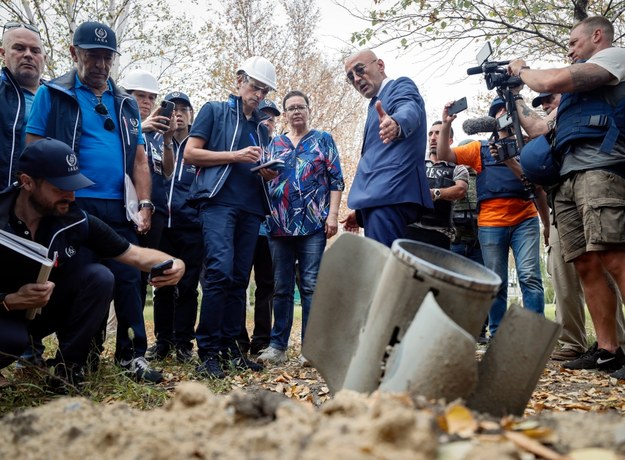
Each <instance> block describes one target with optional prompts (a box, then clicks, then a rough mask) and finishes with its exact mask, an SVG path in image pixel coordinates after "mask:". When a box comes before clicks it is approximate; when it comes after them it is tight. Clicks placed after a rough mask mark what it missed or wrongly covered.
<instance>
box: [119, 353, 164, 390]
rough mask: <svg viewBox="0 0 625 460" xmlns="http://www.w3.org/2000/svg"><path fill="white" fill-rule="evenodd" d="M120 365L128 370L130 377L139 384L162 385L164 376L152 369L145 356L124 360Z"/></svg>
mask: <svg viewBox="0 0 625 460" xmlns="http://www.w3.org/2000/svg"><path fill="white" fill-rule="evenodd" d="M119 365H120V366H121V367H123V368H124V369H126V372H127V373H128V374H129V377H131V378H133V379H134V380H136V381H137V382H141V381H144V382H150V383H160V382H162V381H163V374H161V373H160V372H158V371H156V370H154V369H152V368H151V367H150V365H149V364H148V362H147V361H146V360H145V358H144V357H143V356H139V357H138V358H133V359H131V360H129V361H125V360H122V361H120V362H119Z"/></svg>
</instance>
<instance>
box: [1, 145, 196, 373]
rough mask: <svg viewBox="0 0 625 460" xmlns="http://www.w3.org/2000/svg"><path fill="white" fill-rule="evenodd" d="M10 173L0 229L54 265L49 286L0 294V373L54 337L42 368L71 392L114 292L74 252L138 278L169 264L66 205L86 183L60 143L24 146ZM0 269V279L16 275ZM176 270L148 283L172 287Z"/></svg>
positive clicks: (103, 273) (102, 274)
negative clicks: (84, 251)
mask: <svg viewBox="0 0 625 460" xmlns="http://www.w3.org/2000/svg"><path fill="white" fill-rule="evenodd" d="M18 171H19V172H18V175H17V177H18V181H19V182H18V183H15V184H13V186H11V187H9V188H7V189H6V190H4V191H3V192H2V193H0V229H3V230H5V231H8V232H10V233H13V234H16V235H18V236H20V237H22V238H26V239H28V240H33V241H35V242H37V243H39V244H41V245H43V246H45V247H47V248H48V257H49V258H50V259H53V260H56V262H55V265H54V268H53V269H52V272H51V275H50V279H49V281H47V282H45V283H26V284H24V285H22V286H21V287H20V288H19V289H18V290H17V291H15V292H0V369H2V368H4V367H6V366H7V365H9V364H10V363H12V362H13V361H15V360H16V359H17V356H19V355H20V354H21V353H22V352H24V350H25V349H26V348H27V346H28V343H29V341H30V340H31V338H32V340H40V339H43V337H45V336H47V335H50V334H52V333H56V335H57V337H58V340H59V349H58V351H57V353H56V356H55V357H54V358H53V359H52V360H50V361H49V362H48V364H50V365H51V366H55V374H56V376H58V377H61V378H62V380H64V381H69V382H70V383H72V384H74V385H75V384H78V383H80V382H81V381H82V379H83V373H82V372H83V371H82V368H83V366H84V365H85V363H86V360H87V353H88V351H89V348H90V347H89V344H90V343H91V341H92V340H93V338H94V336H95V334H96V332H97V330H98V328H99V326H100V325H101V324H102V322H103V321H104V318H105V316H106V314H107V313H108V310H109V304H110V302H111V299H112V295H113V288H114V278H113V275H112V273H111V272H110V270H109V269H108V268H106V267H105V266H104V265H101V264H99V263H86V262H83V261H82V260H81V258H80V257H78V255H79V253H80V249H81V247H86V248H89V249H90V250H91V251H93V252H95V253H96V254H97V255H99V256H100V257H103V258H113V259H115V260H117V261H119V262H122V263H124V264H128V265H131V266H133V267H135V268H138V269H140V270H143V271H150V269H151V267H152V266H153V265H156V264H159V263H161V262H164V261H166V260H167V259H171V257H170V256H168V255H167V254H165V253H163V252H160V251H157V250H153V249H148V248H142V247H138V246H134V245H132V244H130V243H129V242H128V241H127V240H125V239H124V238H122V237H121V236H119V235H118V234H117V233H116V232H115V231H114V230H112V229H111V228H110V227H109V226H108V225H106V224H105V223H104V222H102V221H101V220H99V219H98V218H96V217H94V216H91V215H89V214H87V213H85V212H84V211H82V210H81V209H80V208H79V207H78V206H77V205H76V204H75V203H74V191H75V190H79V189H82V188H85V187H89V186H91V185H93V182H92V181H91V180H89V179H88V178H87V177H85V176H84V175H82V174H81V173H80V170H79V168H78V158H77V156H76V154H75V153H74V152H73V150H72V149H71V148H70V147H69V146H67V145H66V144H64V143H63V142H61V141H57V140H54V139H50V138H46V139H41V140H38V141H35V142H33V143H31V144H29V145H28V146H27V147H26V149H25V150H24V152H23V153H22V155H21V157H20V159H19V163H18ZM0 267H1V268H0V272H1V273H0V277H1V278H4V277H5V276H7V275H8V273H9V272H11V273H15V272H19V271H20V267H15V266H11V267H9V266H5V265H4V264H2V263H0ZM184 270H185V266H184V262H182V261H181V260H179V259H175V260H174V261H173V266H172V268H170V269H168V270H165V272H164V274H163V275H162V276H158V277H154V278H153V279H152V284H153V285H154V286H155V287H161V286H166V285H175V284H176V283H178V280H180V278H181V277H182V275H183V274H184ZM0 286H1V284H0ZM33 308H42V310H41V314H40V315H37V316H36V317H35V319H34V320H33V321H28V320H27V319H26V310H29V309H33Z"/></svg>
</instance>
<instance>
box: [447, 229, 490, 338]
mask: <svg viewBox="0 0 625 460" xmlns="http://www.w3.org/2000/svg"><path fill="white" fill-rule="evenodd" d="M451 252H454V253H456V254H458V255H460V256H463V257H466V258H467V259H469V260H472V261H473V262H476V263H478V264H480V265H484V258H483V257H482V248H480V242H479V241H477V240H474V239H458V240H456V241H454V242H453V243H451ZM487 330H488V316H487V317H486V318H484V324H483V325H482V330H481V331H480V337H486V331H487Z"/></svg>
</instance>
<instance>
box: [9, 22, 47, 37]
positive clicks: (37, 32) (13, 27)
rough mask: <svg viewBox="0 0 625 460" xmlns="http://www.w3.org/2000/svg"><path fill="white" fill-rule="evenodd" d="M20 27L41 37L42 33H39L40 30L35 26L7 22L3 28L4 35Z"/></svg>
mask: <svg viewBox="0 0 625 460" xmlns="http://www.w3.org/2000/svg"><path fill="white" fill-rule="evenodd" d="M20 27H24V28H25V29H28V30H30V31H31V32H35V33H36V34H37V35H39V36H40V37H41V33H40V32H39V29H37V28H36V27H35V26H33V25H31V24H24V23H22V22H7V23H6V24H5V25H4V27H3V28H2V35H4V33H5V32H6V31H7V30H11V29H19V28H20Z"/></svg>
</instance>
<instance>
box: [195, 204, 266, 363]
mask: <svg viewBox="0 0 625 460" xmlns="http://www.w3.org/2000/svg"><path fill="white" fill-rule="evenodd" d="M261 218H262V217H261V216H259V215H255V214H250V213H248V212H245V211H242V210H240V209H237V208H233V207H231V206H222V205H212V204H204V205H202V207H201V209H200V222H201V225H202V236H203V239H204V277H203V280H204V282H203V283H202V305H201V307H200V320H199V323H198V326H197V329H196V331H195V337H196V340H197V346H198V354H199V356H200V359H202V360H205V359H206V358H207V357H208V356H209V355H213V354H216V353H220V352H221V353H228V352H230V351H232V350H234V349H236V348H237V343H236V339H237V337H238V336H239V334H240V333H241V325H242V323H243V316H244V315H245V303H246V302H245V291H246V289H247V284H248V282H249V279H250V271H251V270H252V260H253V258H254V248H255V247H256V239H257V238H258V229H259V228H260V222H261Z"/></svg>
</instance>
